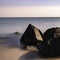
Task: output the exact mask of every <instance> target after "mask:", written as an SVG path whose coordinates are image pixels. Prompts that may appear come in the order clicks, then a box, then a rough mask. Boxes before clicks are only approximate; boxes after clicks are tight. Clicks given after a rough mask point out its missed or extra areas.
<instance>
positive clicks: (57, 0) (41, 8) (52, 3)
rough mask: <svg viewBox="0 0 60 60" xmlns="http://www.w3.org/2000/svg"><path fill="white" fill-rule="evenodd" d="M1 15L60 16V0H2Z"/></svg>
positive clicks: (0, 3)
mask: <svg viewBox="0 0 60 60" xmlns="http://www.w3.org/2000/svg"><path fill="white" fill-rule="evenodd" d="M0 17H60V0H18V1H17V0H0Z"/></svg>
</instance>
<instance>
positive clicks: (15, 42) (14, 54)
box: [0, 34, 60, 60]
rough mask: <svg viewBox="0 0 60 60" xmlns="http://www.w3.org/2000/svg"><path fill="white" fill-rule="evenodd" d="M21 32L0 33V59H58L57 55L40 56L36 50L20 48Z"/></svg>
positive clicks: (59, 59)
mask: <svg viewBox="0 0 60 60" xmlns="http://www.w3.org/2000/svg"><path fill="white" fill-rule="evenodd" d="M20 37H21V34H6V35H0V60H60V58H59V57H52V58H50V57H42V56H41V55H40V53H39V52H38V51H37V50H34V49H32V50H25V49H22V45H21V44H20Z"/></svg>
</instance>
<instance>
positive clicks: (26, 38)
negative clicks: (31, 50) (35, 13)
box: [20, 24, 43, 46]
mask: <svg viewBox="0 0 60 60" xmlns="http://www.w3.org/2000/svg"><path fill="white" fill-rule="evenodd" d="M38 41H43V34H42V32H41V31H40V30H39V29H38V28H36V27H35V26H33V25H31V24H29V25H28V27H27V29H26V30H25V32H24V34H23V35H22V37H21V39H20V42H21V43H22V44H23V45H29V46H31V45H32V46H35V45H36V44H37V42H38Z"/></svg>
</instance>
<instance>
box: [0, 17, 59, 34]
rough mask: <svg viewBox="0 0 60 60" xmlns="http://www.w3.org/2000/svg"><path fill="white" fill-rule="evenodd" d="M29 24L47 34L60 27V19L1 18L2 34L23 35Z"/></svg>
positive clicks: (0, 31) (0, 29)
mask: <svg viewBox="0 0 60 60" xmlns="http://www.w3.org/2000/svg"><path fill="white" fill-rule="evenodd" d="M29 24H32V25H34V26H36V27H37V28H39V29H40V30H41V31H42V32H45V31H46V30H47V29H48V28H52V27H60V17H0V34H5V33H14V32H16V31H18V32H20V33H23V32H24V31H25V29H26V28H27V26H28V25H29Z"/></svg>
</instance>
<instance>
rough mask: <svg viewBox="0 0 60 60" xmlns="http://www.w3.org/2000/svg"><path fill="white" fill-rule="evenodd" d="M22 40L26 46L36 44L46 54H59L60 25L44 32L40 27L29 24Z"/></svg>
mask: <svg viewBox="0 0 60 60" xmlns="http://www.w3.org/2000/svg"><path fill="white" fill-rule="evenodd" d="M20 42H21V43H22V44H23V45H26V46H36V47H37V48H38V50H39V51H40V52H41V53H42V54H45V55H51V56H54V55H59V54H60V27H55V28H50V29H48V30H46V31H45V32H44V33H42V32H41V31H40V30H39V29H38V28H36V27H35V26H33V25H31V24H29V25H28V27H27V29H26V30H25V32H24V34H23V35H22V37H21V39H20Z"/></svg>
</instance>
